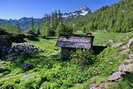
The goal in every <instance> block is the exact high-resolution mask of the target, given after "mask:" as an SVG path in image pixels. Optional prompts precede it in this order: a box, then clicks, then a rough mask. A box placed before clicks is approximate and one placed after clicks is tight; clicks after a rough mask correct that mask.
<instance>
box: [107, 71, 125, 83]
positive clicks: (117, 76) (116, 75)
mask: <svg viewBox="0 0 133 89" xmlns="http://www.w3.org/2000/svg"><path fill="white" fill-rule="evenodd" d="M124 75H125V73H124V72H115V73H113V74H112V75H111V76H110V77H109V78H108V80H109V81H116V80H120V79H122V78H123V76H124Z"/></svg>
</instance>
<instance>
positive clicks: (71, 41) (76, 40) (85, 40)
mask: <svg viewBox="0 0 133 89" xmlns="http://www.w3.org/2000/svg"><path fill="white" fill-rule="evenodd" d="M93 39H94V36H81V35H70V36H61V37H59V39H58V40H57V43H56V46H58V47H65V48H85V49H89V48H91V47H92V45H93Z"/></svg>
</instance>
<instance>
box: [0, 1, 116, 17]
mask: <svg viewBox="0 0 133 89" xmlns="http://www.w3.org/2000/svg"><path fill="white" fill-rule="evenodd" d="M116 2H118V0H0V12H1V13H0V18H2V19H9V18H11V19H19V18H21V17H35V18H41V17H43V16H44V15H45V14H46V13H51V12H52V11H54V10H61V11H62V12H70V11H74V10H78V9H79V8H80V7H81V6H88V7H89V8H90V9H92V10H93V11H94V10H97V9H98V8H100V7H102V6H105V5H111V4H113V3H116Z"/></svg>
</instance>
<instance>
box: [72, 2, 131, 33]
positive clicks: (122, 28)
mask: <svg viewBox="0 0 133 89" xmlns="http://www.w3.org/2000/svg"><path fill="white" fill-rule="evenodd" d="M132 10H133V1H132V0H121V1H119V3H116V4H113V5H112V6H104V7H102V8H101V9H99V10H97V11H95V12H93V13H92V14H89V15H87V16H84V17H81V18H77V19H74V20H72V23H73V25H74V28H76V29H79V30H85V29H86V30H87V31H88V32H89V31H98V30H102V31H107V32H130V31H133V12H132Z"/></svg>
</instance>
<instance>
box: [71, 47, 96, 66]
mask: <svg viewBox="0 0 133 89" xmlns="http://www.w3.org/2000/svg"><path fill="white" fill-rule="evenodd" d="M71 62H72V63H74V64H79V65H81V66H84V65H91V64H93V63H94V62H95V58H94V55H93V54H92V52H91V50H80V49H79V50H76V52H74V53H72V55H71Z"/></svg>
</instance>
